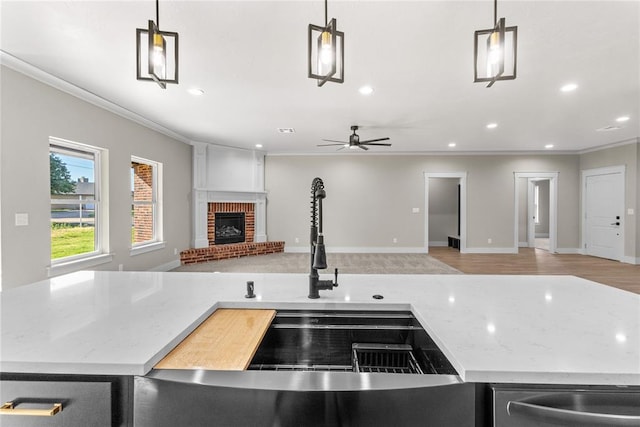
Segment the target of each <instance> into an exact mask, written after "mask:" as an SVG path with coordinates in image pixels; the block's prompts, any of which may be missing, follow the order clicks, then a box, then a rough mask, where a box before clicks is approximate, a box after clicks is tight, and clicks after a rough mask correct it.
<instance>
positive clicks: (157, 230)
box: [130, 156, 166, 256]
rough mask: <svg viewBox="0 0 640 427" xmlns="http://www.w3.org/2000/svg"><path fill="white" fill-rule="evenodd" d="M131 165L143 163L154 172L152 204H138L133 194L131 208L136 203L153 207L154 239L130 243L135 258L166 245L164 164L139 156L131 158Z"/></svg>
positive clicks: (131, 253)
mask: <svg viewBox="0 0 640 427" xmlns="http://www.w3.org/2000/svg"><path fill="white" fill-rule="evenodd" d="M131 163H141V164H145V165H148V166H151V170H152V188H151V191H152V194H151V199H152V201H151V202H136V201H135V200H134V197H133V193H132V194H131V206H133V205H135V204H136V203H138V204H142V205H148V204H151V205H152V206H153V209H152V211H153V238H152V239H151V240H147V241H144V242H140V243H133V242H130V245H131V249H130V255H131V256H135V255H139V254H143V253H147V252H151V251H156V250H159V249H163V248H164V247H165V246H166V244H165V242H164V240H163V239H164V225H163V205H162V193H163V191H162V163H160V162H157V161H155V160H149V159H145V158H142V157H138V156H131Z"/></svg>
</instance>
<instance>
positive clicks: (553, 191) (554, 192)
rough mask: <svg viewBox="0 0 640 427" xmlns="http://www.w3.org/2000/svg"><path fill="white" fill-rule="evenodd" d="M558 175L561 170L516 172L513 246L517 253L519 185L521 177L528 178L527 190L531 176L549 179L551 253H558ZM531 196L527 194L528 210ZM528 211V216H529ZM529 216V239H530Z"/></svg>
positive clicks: (514, 175)
mask: <svg viewBox="0 0 640 427" xmlns="http://www.w3.org/2000/svg"><path fill="white" fill-rule="evenodd" d="M558 175H559V172H514V173H513V187H514V203H513V204H514V226H513V247H514V251H515V253H518V250H519V246H520V245H519V242H518V240H519V239H518V231H519V224H518V217H519V209H518V201H519V200H520V190H519V185H518V179H519V178H528V179H527V191H528V189H529V186H530V185H531V182H532V181H531V178H539V179H548V180H549V253H552V254H553V253H557V251H558ZM528 200H529V197H528V195H527V210H528V204H529V202H528ZM528 213H529V212H527V216H528ZM528 224H529V218H527V240H528V239H529V225H528Z"/></svg>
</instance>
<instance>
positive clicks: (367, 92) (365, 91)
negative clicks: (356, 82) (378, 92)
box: [358, 86, 373, 95]
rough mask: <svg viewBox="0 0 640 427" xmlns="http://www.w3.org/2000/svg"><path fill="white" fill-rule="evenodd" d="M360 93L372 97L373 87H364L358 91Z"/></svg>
mask: <svg viewBox="0 0 640 427" xmlns="http://www.w3.org/2000/svg"><path fill="white" fill-rule="evenodd" d="M358 92H360V93H361V94H362V95H371V94H372V93H373V88H372V87H371V86H362V87H361V88H360V89H358Z"/></svg>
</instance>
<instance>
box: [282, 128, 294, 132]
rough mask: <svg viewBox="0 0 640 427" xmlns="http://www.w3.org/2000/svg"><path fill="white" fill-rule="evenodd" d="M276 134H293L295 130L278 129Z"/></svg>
mask: <svg viewBox="0 0 640 427" xmlns="http://www.w3.org/2000/svg"><path fill="white" fill-rule="evenodd" d="M278 132H280V133H295V132H296V130H295V129H294V128H278Z"/></svg>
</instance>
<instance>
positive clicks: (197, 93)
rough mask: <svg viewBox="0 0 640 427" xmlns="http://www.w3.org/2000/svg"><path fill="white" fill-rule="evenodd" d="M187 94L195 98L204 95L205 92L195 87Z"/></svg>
mask: <svg viewBox="0 0 640 427" xmlns="http://www.w3.org/2000/svg"><path fill="white" fill-rule="evenodd" d="M187 92H189V93H190V94H191V95H193V96H201V95H204V90H202V89H198V88H197V87H193V88H191V89H189V90H188V91H187Z"/></svg>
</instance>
